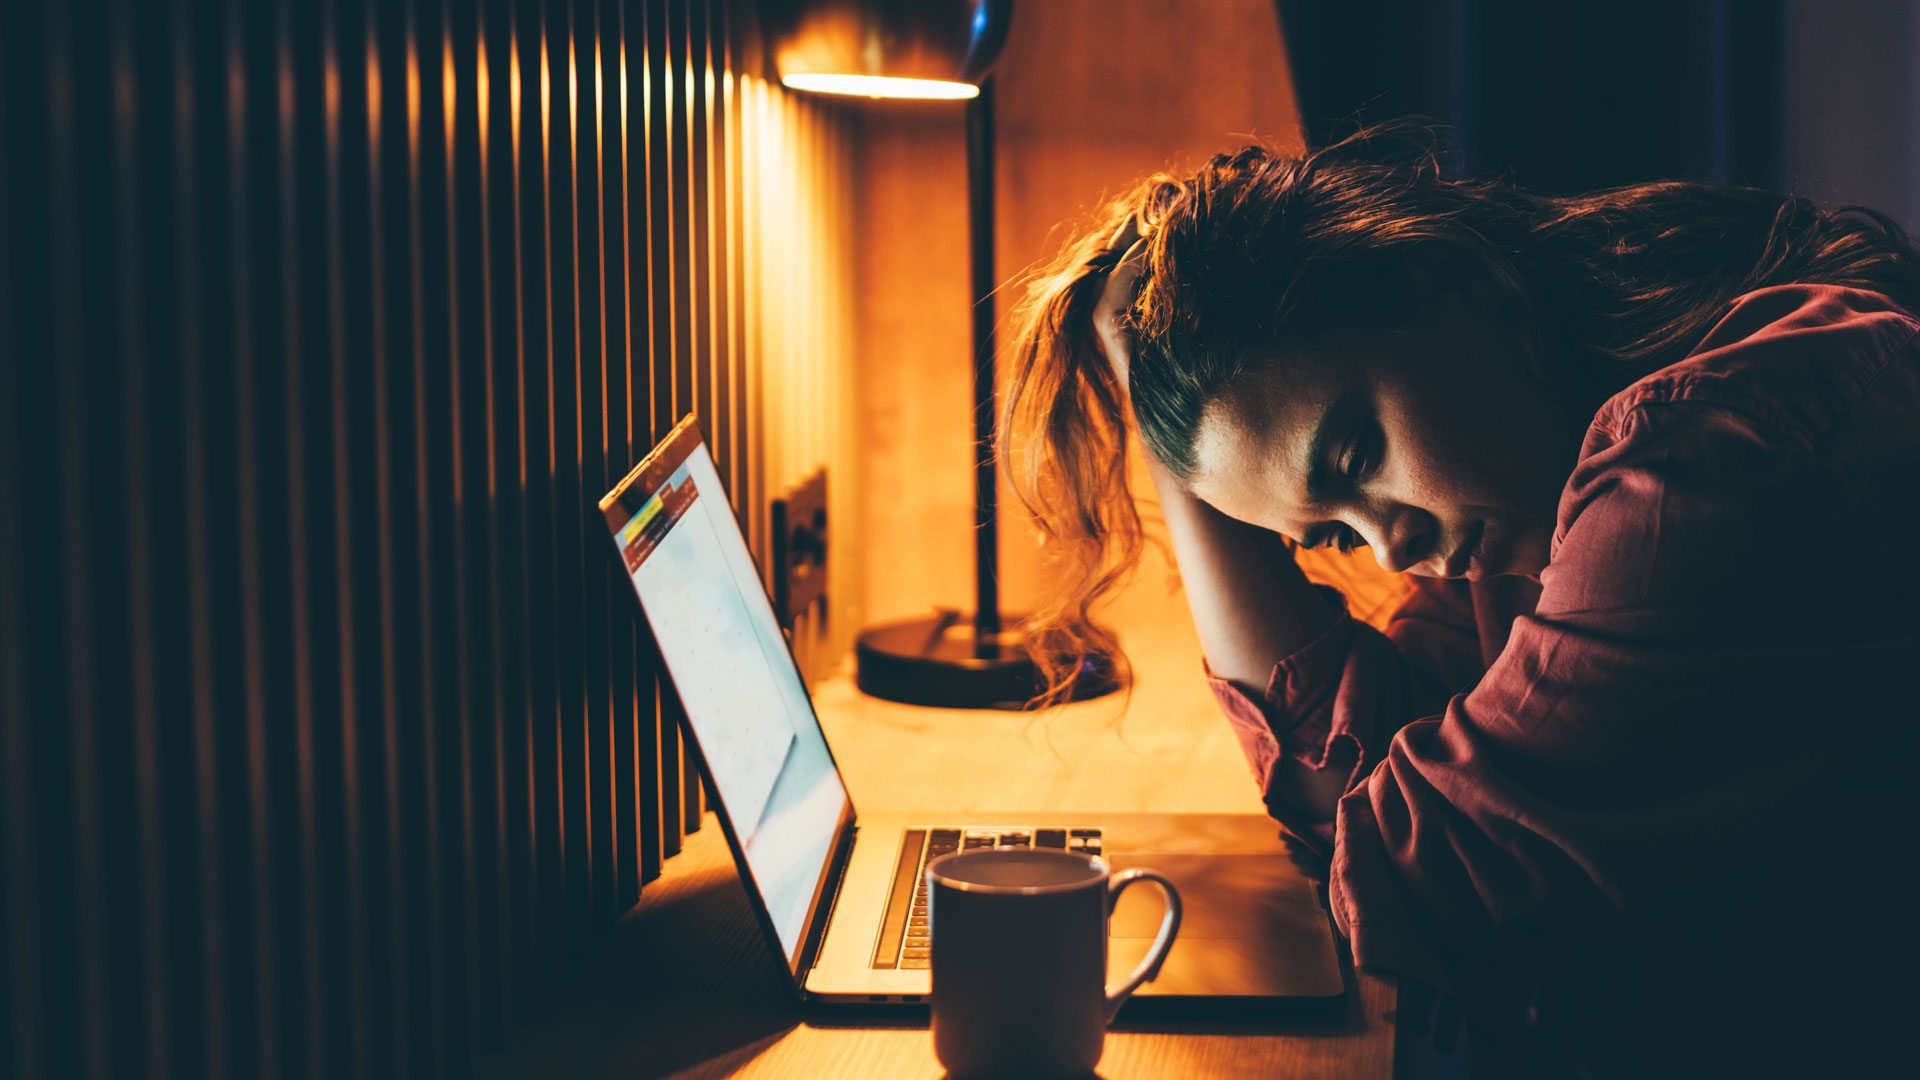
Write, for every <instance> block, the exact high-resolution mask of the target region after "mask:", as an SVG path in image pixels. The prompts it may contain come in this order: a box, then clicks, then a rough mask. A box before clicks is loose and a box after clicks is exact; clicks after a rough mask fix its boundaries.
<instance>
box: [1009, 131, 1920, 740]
mask: <svg viewBox="0 0 1920 1080" xmlns="http://www.w3.org/2000/svg"><path fill="white" fill-rule="evenodd" d="M1129 220H1133V221H1134V222H1136V223H1137V225H1138V231H1139V233H1140V234H1141V235H1142V236H1143V237H1144V238H1145V255H1144V262H1145V270H1144V272H1143V273H1142V275H1141V277H1140V280H1139V283H1138V285H1137V287H1136V292H1135V296H1134V299H1133V303H1132V304H1131V305H1130V306H1129V307H1128V308H1127V309H1126V311H1125V312H1124V313H1123V316H1122V319H1121V322H1122V325H1123V327H1124V328H1125V329H1126V330H1128V332H1129V333H1130V335H1131V337H1132V339H1133V342H1134V354H1133V359H1132V363H1131V365H1130V368H1129V371H1128V383H1129V390H1123V389H1122V388H1121V386H1120V384H1119V383H1118V382H1117V381H1116V379H1115V377H1114V374H1113V372H1112V370H1111V369H1110V367H1109V365H1108V363H1107V360H1106V358H1105V356H1104V354H1103V353H1102V352H1101V349H1100V345H1099V342H1098V340H1097V338H1096V337H1095V335H1094V331H1093V326H1092V319H1091V313H1092V310H1093V307H1094V305H1095V302H1096V301H1097V300H1098V299H1099V297H1100V294H1101V292H1102V290H1103V289H1104V287H1105V283H1106V277H1107V273H1108V271H1109V270H1111V268H1112V267H1113V266H1114V264H1115V263H1116V262H1117V261H1118V260H1119V258H1120V257H1121V255H1122V254H1123V253H1122V252H1118V251H1112V250H1108V248H1107V246H1106V245H1107V242H1108V240H1109V238H1110V237H1112V236H1113V235H1115V233H1116V231H1117V230H1118V229H1119V228H1120V227H1121V226H1123V225H1124V224H1125V223H1126V222H1127V221H1129ZM1416 263H1418V264H1422V265H1427V266H1436V265H1437V266H1444V267H1450V268H1453V269H1454V270H1456V271H1458V272H1460V273H1466V274H1477V275H1479V276H1480V277H1481V278H1482V279H1484V280H1485V281H1486V282H1487V283H1490V284H1491V285H1492V286H1494V287H1495V288H1497V289H1498V290H1499V291H1500V294H1501V295H1502V299H1503V301H1504V302H1506V304H1505V310H1507V311H1509V312H1511V313H1512V314H1513V317H1514V318H1515V320H1516V322H1517V325H1518V329H1519V331H1520V336H1521V339H1522V341H1523V343H1524V347H1525V348H1526V350H1527V353H1528V355H1529V359H1530V361H1531V363H1532V365H1533V368H1534V370H1535V371H1536V372H1537V373H1538V374H1539V376H1540V377H1541V378H1542V379H1543V380H1544V382H1545V384H1546V385H1547V386H1549V387H1550V388H1552V390H1553V391H1555V392H1556V393H1557V394H1558V395H1559V396H1560V397H1562V398H1563V399H1564V400H1565V401H1566V402H1567V403H1569V405H1570V407H1572V408H1575V409H1578V408H1580V407H1585V408H1587V409H1588V410H1589V412H1588V413H1587V415H1591V412H1590V410H1591V409H1592V408H1594V407H1597V406H1598V405H1599V403H1600V402H1601V401H1603V400H1604V399H1605V397H1606V396H1608V395H1610V394H1612V393H1614V392H1617V391H1618V390H1620V389H1622V388H1624V387H1625V386H1627V385H1628V384H1630V383H1631V382H1632V381H1634V380H1635V379H1636V378H1638V377H1640V376H1641V375H1644V374H1647V373H1649V372H1652V371H1656V370H1659V369H1660V368H1662V367H1665V366H1667V365H1668V364H1671V363H1674V362H1675V361H1678V360H1680V359H1681V358H1682V357H1684V356H1685V355H1686V353H1687V352H1688V351H1689V350H1690V349H1691V348H1692V347H1693V346H1694V345H1695V344H1696V343H1697V342H1698V341H1699V340H1700V339H1701V338H1702V337H1704V336H1705V334H1706V333H1707V331H1708V330H1710V329H1711V328H1712V326H1713V324H1714V323H1715V322H1717V321H1718V320H1719V319H1720V317H1721V316H1722V315H1724V314H1725V313H1726V311H1727V310H1728V308H1729V306H1730V305H1731V304H1732V303H1733V301H1734V300H1735V299H1736V298H1738V297H1739V296H1741V295H1742V294H1744V293H1748V292H1751V291H1753V290H1755V289H1759V288H1764V287H1766V286H1769V285H1781V284H1788V283H1823V284H1834V285H1844V286H1850V287H1853V288H1859V289H1867V290H1871V291H1874V292H1879V293H1883V294H1885V295H1887V296H1888V297H1890V298H1891V299H1892V300H1893V301H1894V302H1895V303H1896V304H1898V305H1900V306H1902V307H1904V308H1906V309H1907V310H1909V311H1920V258H1916V254H1915V252H1914V251H1913V249H1912V248H1911V247H1910V246H1909V245H1908V242H1907V239H1906V237H1905V235H1904V234H1903V233H1902V232H1901V231H1900V229H1899V227H1898V226H1897V225H1895V224H1894V223H1893V222H1892V221H1891V220H1889V219H1888V218H1886V217H1885V216H1884V215H1881V214H1879V213H1876V212H1874V211H1871V210H1865V209H1862V208H1857V207H1849V208H1846V209H1843V210H1837V211H1827V210H1822V209H1820V208H1819V207H1816V206H1815V205H1814V204H1813V203H1811V202H1809V201H1808V200H1806V199H1803V198H1797V197H1794V196H1790V195H1780V194H1776V193H1773V192H1768V191H1763V190H1758V189H1753V188H1731V187H1720V186H1715V185H1709V184H1699V183H1679V182H1661V183H1648V184H1636V185H1632V186H1630V187H1622V188H1614V189H1610V190H1605V191H1595V192H1590V193H1588V194H1584V195H1576V196H1572V197H1549V196H1543V195H1535V194H1532V193H1530V192H1527V191H1525V190H1523V189H1521V188H1519V187H1517V186H1516V185H1514V184H1513V183H1511V182H1510V181H1507V180H1501V179H1492V180H1487V179H1470V178H1454V177H1449V176H1446V175H1443V173H1442V170H1441V168H1440V164H1439V160H1438V156H1437V154H1436V153H1435V150H1434V144H1433V138H1432V134H1431V131H1430V130H1429V129H1426V128H1423V127H1419V126H1417V125H1410V124H1406V123H1395V124H1390V125H1382V126H1375V127H1372V128H1367V129H1363V130H1361V131H1359V132H1357V133H1355V134H1354V135H1352V136H1349V137H1348V138H1345V139H1343V140H1341V141H1339V142H1337V143H1335V144H1333V145H1330V146H1327V147H1325V148H1323V149H1320V150H1317V151H1314V152H1312V153H1307V154H1295V155H1288V154H1283V153H1279V152H1276V151H1274V150H1272V149H1268V148H1266V147H1262V146H1248V147H1246V148H1245V149H1242V150H1240V151H1238V152H1235V153H1231V154H1222V155H1219V156H1217V157H1215V158H1213V159H1212V160H1210V161H1208V162H1207V163H1206V164H1205V165H1204V166H1202V167H1201V168H1200V170H1199V171H1198V172H1196V173H1194V174H1193V175H1191V176H1187V177H1174V176H1169V175H1164V174H1162V175H1156V176H1153V177H1151V178H1149V179H1147V180H1145V181H1142V182H1141V183H1140V184H1138V185H1137V186H1135V187H1134V188H1133V189H1132V190H1130V191H1128V192H1127V193H1126V194H1124V195H1122V196H1121V197H1120V198H1117V199H1115V200H1113V201H1112V202H1110V203H1108V204H1107V205H1106V206H1105V207H1104V208H1103V209H1102V210H1101V211H1100V212H1099V213H1097V214H1096V215H1095V216H1094V217H1093V219H1092V220H1091V221H1089V222H1087V223H1086V224H1085V226H1084V227H1083V228H1082V229H1081V230H1080V231H1079V232H1078V233H1077V234H1076V235H1074V236H1073V237H1072V238H1071V239H1070V240H1069V241H1068V242H1067V243H1066V244H1065V246H1064V247H1063V248H1062V249H1061V251H1060V252H1059V254H1058V255H1057V257H1055V258H1054V259H1053V260H1052V261H1051V262H1049V263H1047V264H1045V265H1043V266H1041V267H1039V268H1038V269H1037V270H1035V271H1034V272H1032V273H1031V274H1030V275H1029V277H1028V278H1027V280H1026V294H1025V298H1024V299H1023V301H1022V302H1021V304H1020V306H1019V308H1018V310H1017V312H1016V316H1015V332H1014V335H1013V338H1012V342H1011V349H1010V353H1011V357H1012V369H1013V370H1012V378H1011V382H1010V385H1009V390H1008V393H1007V395H1006V397H1005V400H1004V405H1003V415H1002V422H1001V424H1000V432H1001V446H1000V451H1001V460H1002V461H1004V462H1006V463H1007V467H1008V471H1009V473H1010V474H1011V480H1012V486H1013V489H1014V491H1015V493H1016V494H1017V495H1018V497H1019V498H1020V500H1021V501H1022V502H1023V503H1024V504H1025V506H1026V508H1027V510H1028V511H1029V512H1030V513H1031V514H1032V515H1033V517H1034V519H1035V521H1036V522H1037V523H1038V525H1039V528H1040V530H1041V532H1042V534H1043V537H1044V540H1045V542H1046V545H1047V547H1048V548H1049V549H1050V552H1051V558H1052V561H1053V564H1054V572H1053V573H1052V575H1051V578H1052V580H1053V582H1054V593H1053V595H1052V596H1051V597H1050V598H1049V600H1048V602H1047V603H1045V604H1044V605H1043V606H1042V608H1041V609H1040V610H1039V611H1038V612H1037V613H1036V615H1035V616H1034V617H1033V619H1032V620H1031V621H1030V622H1029V624H1028V634H1029V642H1030V647H1031V648H1032V650H1033V652H1034V655H1035V658H1036V660H1037V661H1038V662H1039V664H1040V665H1041V667H1042V670H1043V671H1044V672H1045V673H1046V675H1047V681H1048V687H1049V689H1048V692H1047V693H1046V694H1045V695H1043V696H1042V697H1041V699H1039V702H1038V703H1040V704H1044V703H1046V702H1049V701H1054V700H1060V699H1063V698H1065V697H1066V696H1068V694H1070V692H1071V689H1072V686H1073V683H1074V681H1075V680H1076V679H1077V678H1079V677H1080V675H1081V673H1082V672H1083V670H1084V668H1085V665H1084V664H1083V663H1082V660H1083V658H1084V657H1086V656H1088V655H1090V654H1093V653H1105V654H1108V655H1112V656H1114V657H1119V656H1120V654H1119V649H1118V641H1117V639H1116V638H1115V637H1114V635H1113V634H1112V633H1111V632H1110V631H1109V630H1107V629H1106V628H1104V627H1101V626H1100V625H1098V624H1097V623H1096V622H1095V620H1094V618H1093V614H1094V609H1095V607H1096V605H1097V604H1098V603H1099V601H1100V600H1101V599H1102V598H1103V597H1105V596H1106V595H1107V594H1109V593H1110V592H1112V590H1113V589H1114V588H1115V586H1117V585H1118V584H1119V583H1120V582H1121V580H1122V579H1123V578H1124V577H1125V576H1126V574H1127V573H1128V572H1129V571H1130V570H1131V569H1132V567H1133V566H1134V565H1135V564H1136V563H1137V562H1138V560H1139V557H1140V553H1141V548H1142V543H1143V538H1144V534H1143V531H1142V528H1141V520H1140V516H1139V512H1138V510H1137V508H1136V506H1135V504H1134V500H1133V496H1132V492H1131V490H1130V488H1129V484H1128V477H1127V465H1126V433H1127V431H1128V429H1129V427H1130V426H1131V427H1133V428H1135V429H1136V430H1137V431H1138V433H1139V436H1140V440H1141V442H1142V443H1143V444H1144V446H1145V447H1146V449H1147V451H1148V452H1149V453H1151V454H1152V455H1153V456H1154V457H1155V458H1156V459H1158V460H1159V461H1160V462H1161V463H1162V464H1164V465H1165V466H1166V467H1167V469H1168V470H1169V471H1170V472H1172V473H1173V474H1174V476H1176V477H1178V478H1183V479H1184V478H1187V477H1190V476H1191V474H1192V472H1193V470H1194V467H1195V462H1194V440H1195V434H1196V432H1197V430H1198V427H1199V424H1200V419H1201V416H1202V415H1203V413H1204V412H1205V410H1206V408H1207V406H1208V404H1209V403H1210V402H1212V401H1213V400H1214V399H1215V398H1216V397H1218V396H1219V395H1220V394H1221V392H1222V391H1223V390H1224V389H1226V388H1227V387H1229V386H1231V385H1233V384H1234V383H1235V382H1236V381H1238V380H1240V379H1242V378H1243V377H1244V376H1245V375H1247V374H1248V373H1249V372H1250V371H1253V370H1257V369H1258V368H1259V367H1260V366H1262V365H1266V364H1271V363H1273V362H1275V357H1276V356H1277V355H1278V354H1279V353H1280V351H1281V350H1282V349H1283V348H1284V347H1285V346H1286V345H1287V344H1288V343H1290V342H1301V341H1305V340H1309V339H1311V338H1313V337H1315V336H1316V335H1318V334H1322V333H1325V332H1327V331H1329V330H1332V329H1336V328H1342V327H1383V326H1392V325H1394V324H1395V322H1396V320H1397V317H1398V314H1399V313H1402V312H1410V311H1412V310H1413V308H1414V306H1415V305H1414V301H1415V300H1416V299H1417V296H1416V293H1417V288H1418V286H1417V284H1416V281H1415V280H1414V278H1413V277H1412V276H1411V275H1410V274H1409V273H1408V271H1407V267H1408V266H1409V265H1411V264H1416ZM1129 395H1130V396H1129ZM1129 401H1130V402H1131V410H1129V409H1128V408H1127V405H1128V403H1129ZM1121 662H1122V663H1123V664H1124V660H1122V661H1121Z"/></svg>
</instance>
